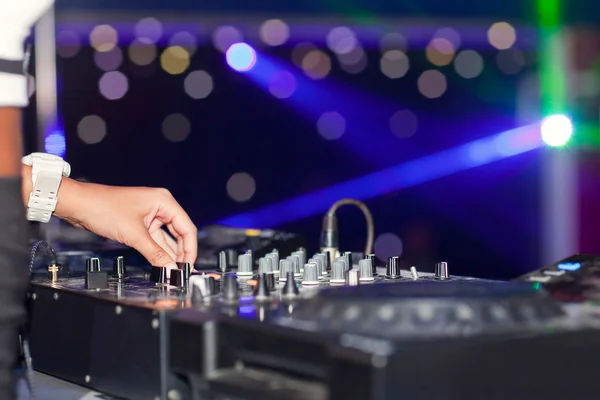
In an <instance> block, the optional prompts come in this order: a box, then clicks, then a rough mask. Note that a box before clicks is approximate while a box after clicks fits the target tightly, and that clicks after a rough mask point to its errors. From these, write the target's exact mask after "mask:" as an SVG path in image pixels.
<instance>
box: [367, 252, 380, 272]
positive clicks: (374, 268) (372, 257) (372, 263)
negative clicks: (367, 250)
mask: <svg viewBox="0 0 600 400" xmlns="http://www.w3.org/2000/svg"><path fill="white" fill-rule="evenodd" d="M365 258H366V259H367V260H371V265H372V266H373V276H377V261H376V260H377V257H375V254H367V255H366V256H365Z"/></svg>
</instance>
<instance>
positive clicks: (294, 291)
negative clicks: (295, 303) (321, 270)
mask: <svg viewBox="0 0 600 400" xmlns="http://www.w3.org/2000/svg"><path fill="white" fill-rule="evenodd" d="M299 294H300V291H299V290H298V286H296V281H295V279H294V274H293V273H292V272H288V274H287V279H286V282H285V286H283V289H281V295H282V296H283V297H287V298H290V297H296V296H298V295H299Z"/></svg>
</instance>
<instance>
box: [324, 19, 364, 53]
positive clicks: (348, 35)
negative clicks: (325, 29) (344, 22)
mask: <svg viewBox="0 0 600 400" xmlns="http://www.w3.org/2000/svg"><path fill="white" fill-rule="evenodd" d="M326 40H327V46H328V47H329V49H330V50H331V51H333V52H334V53H336V54H348V53H350V52H351V51H352V50H354V48H355V47H356V46H357V45H358V39H357V38H356V34H355V33H354V32H353V31H352V30H351V29H350V28H347V27H345V26H339V27H337V28H333V29H332V30H331V31H329V33H328V34H327V38H326Z"/></svg>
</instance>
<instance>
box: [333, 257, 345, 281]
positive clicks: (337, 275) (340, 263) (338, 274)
mask: <svg viewBox="0 0 600 400" xmlns="http://www.w3.org/2000/svg"><path fill="white" fill-rule="evenodd" d="M330 281H331V283H345V282H346V263H345V262H344V260H341V259H340V260H336V261H334V262H333V264H332V265H331V279H330Z"/></svg>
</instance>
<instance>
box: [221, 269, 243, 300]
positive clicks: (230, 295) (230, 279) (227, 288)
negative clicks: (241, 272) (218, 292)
mask: <svg viewBox="0 0 600 400" xmlns="http://www.w3.org/2000/svg"><path fill="white" fill-rule="evenodd" d="M222 289H223V299H224V300H225V301H228V302H233V301H237V300H238V299H239V298H240V293H239V288H238V283H237V277H236V276H235V275H233V274H227V275H225V277H224V278H223V286H222Z"/></svg>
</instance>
